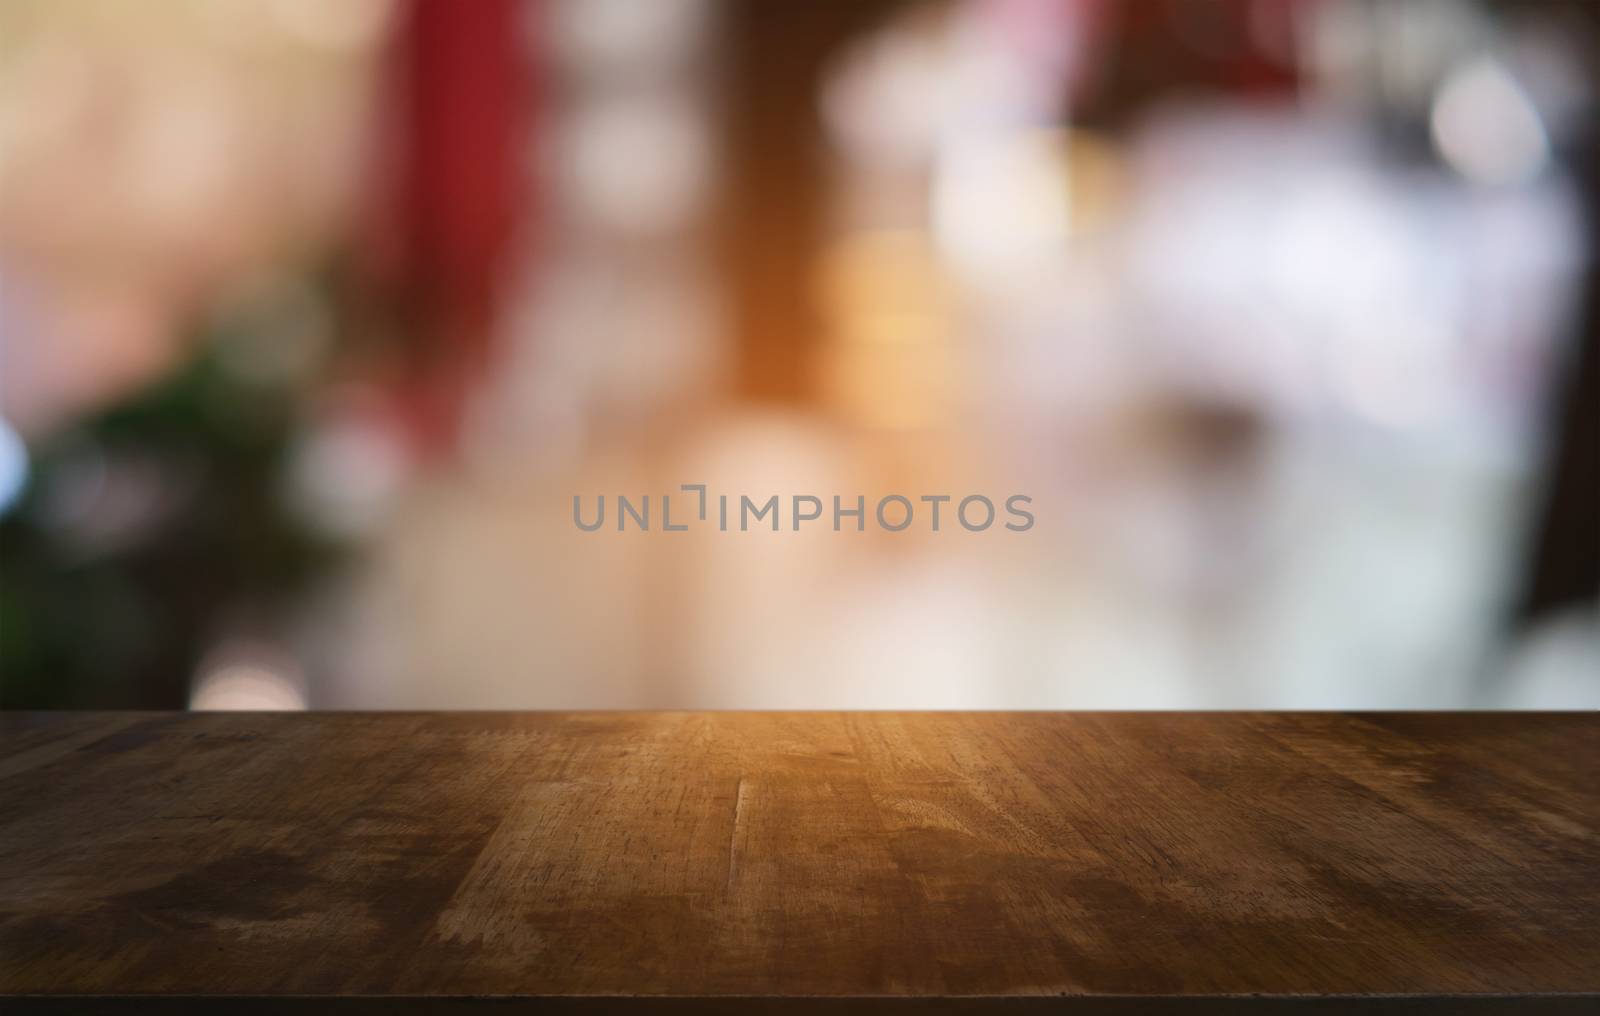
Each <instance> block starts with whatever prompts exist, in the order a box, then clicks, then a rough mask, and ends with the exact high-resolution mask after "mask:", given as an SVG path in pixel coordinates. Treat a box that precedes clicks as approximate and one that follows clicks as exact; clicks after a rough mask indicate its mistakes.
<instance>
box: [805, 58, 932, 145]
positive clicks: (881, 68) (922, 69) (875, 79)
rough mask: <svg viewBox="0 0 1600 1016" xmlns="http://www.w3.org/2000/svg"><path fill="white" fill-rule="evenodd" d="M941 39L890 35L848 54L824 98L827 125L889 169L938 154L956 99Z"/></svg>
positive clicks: (838, 139) (837, 136) (840, 141)
mask: <svg viewBox="0 0 1600 1016" xmlns="http://www.w3.org/2000/svg"><path fill="white" fill-rule="evenodd" d="M939 41H940V40H939V39H938V38H936V37H931V36H928V35H925V34H924V35H919V34H916V33H913V32H909V31H900V32H890V33H884V34H881V35H878V36H875V37H873V38H871V39H869V40H868V41H867V42H865V43H862V44H860V45H858V46H857V47H856V48H855V49H854V50H852V51H851V52H850V53H849V54H848V55H847V56H846V57H845V60H844V63H843V65H842V66H841V67H840V69H839V71H838V72H837V73H835V74H832V75H830V76H829V77H828V84H827V86H826V88H825V90H824V92H823V95H822V117H823V122H824V123H825V124H826V125H827V127H828V130H829V133H830V134H831V135H832V137H833V139H834V141H835V142H836V143H838V144H839V146H840V147H841V148H843V149H844V150H845V151H846V152H847V153H849V154H850V155H852V156H855V157H856V158H859V159H860V160H862V161H863V162H866V163H869V164H875V165H884V166H908V165H917V164H919V163H921V162H922V161H924V160H926V159H927V158H928V157H929V155H931V154H932V152H933V148H934V144H935V141H936V140H937V138H938V135H939V132H940V129H941V128H942V126H943V124H944V121H945V120H946V119H947V117H948V114H949V113H950V111H951V110H950V106H951V101H952V96H951V95H950V91H951V84H950V75H949V68H948V66H947V65H946V62H945V60H944V58H943V54H942V51H941V48H940V46H939Z"/></svg>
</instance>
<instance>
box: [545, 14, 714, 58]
mask: <svg viewBox="0 0 1600 1016" xmlns="http://www.w3.org/2000/svg"><path fill="white" fill-rule="evenodd" d="M708 6H709V5H708V4H707V2H706V0H564V2H562V3H557V4H553V5H552V6H551V8H550V20H549V22H548V30H549V32H550V35H551V42H552V44H553V47H554V49H555V51H556V53H557V54H559V55H560V56H561V57H564V58H565V59H567V60H569V61H571V62H572V63H573V64H576V65H578V66H579V67H582V68H584V69H588V70H594V71H596V72H619V73H620V72H630V73H637V72H638V71H639V68H640V67H643V66H649V65H651V64H659V63H663V62H671V61H673V60H680V59H683V58H685V57H687V56H690V55H691V54H692V53H693V51H694V49H695V46H696V44H697V42H698V40H699V39H700V38H701V37H702V36H703V35H704V34H705V29H706V24H707V21H708V20H709V18H708V13H709V12H708Z"/></svg>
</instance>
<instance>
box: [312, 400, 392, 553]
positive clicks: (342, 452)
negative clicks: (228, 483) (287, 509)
mask: <svg viewBox="0 0 1600 1016" xmlns="http://www.w3.org/2000/svg"><path fill="white" fill-rule="evenodd" d="M408 470H409V459H408V456H407V454H406V450H405V448H404V446H403V444H402V443H401V440H400V438H399V436H398V435H397V434H395V433H394V432H393V430H392V428H390V427H387V426H385V425H384V424H382V423H381V422H379V421H377V420H374V419H368V418H365V417H363V416H360V415H358V414H349V415H347V416H344V417H341V418H339V419H336V420H334V421H333V422H331V423H327V424H324V425H323V426H322V427H320V428H319V429H317V430H315V431H313V432H312V433H311V434H310V435H309V436H308V437H306V438H304V439H303V440H302V441H301V442H300V444H299V446H298V447H297V448H296V449H295V452H294V456H293V459H292V461H291V463H290V467H289V474H288V490H287V492H286V493H287V497H288V500H289V502H290V504H291V506H292V507H293V508H294V509H295V510H296V511H297V512H299V513H300V515H301V516H302V517H303V518H305V519H306V520H307V521H308V522H310V523H311V524H312V525H314V526H316V527H317V528H318V529H320V530H322V531H323V532H325V533H329V534H332V535H335V536H341V537H356V536H360V535H362V534H363V533H365V532H367V531H368V530H370V529H371V528H372V527H373V526H375V525H377V524H378V523H379V522H380V521H381V520H382V519H383V517H384V516H385V514H386V513H387V511H388V508H389V505H390V504H391V503H392V502H393V500H394V497H395V494H396V493H397V492H398V490H399V488H400V485H401V483H402V482H404V480H405V477H406V474H407V472H408Z"/></svg>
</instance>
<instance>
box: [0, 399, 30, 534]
mask: <svg viewBox="0 0 1600 1016" xmlns="http://www.w3.org/2000/svg"><path fill="white" fill-rule="evenodd" d="M27 485H28V449H27V447H26V446H24V445H23V443H22V438H20V437H18V436H17V432H16V431H15V430H13V429H11V425H10V424H8V423H6V421H4V420H0V515H4V514H5V513H6V512H8V511H10V510H11V506H12V505H14V504H16V503H17V499H18V498H20V497H21V496H22V491H23V488H24V487H26V486H27Z"/></svg>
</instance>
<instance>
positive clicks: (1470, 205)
mask: <svg viewBox="0 0 1600 1016" xmlns="http://www.w3.org/2000/svg"><path fill="white" fill-rule="evenodd" d="M1597 66H1600V7H1596V6H1595V5H1593V4H1591V3H1588V2H1585V0H1568V2H1557V0H1549V2H1538V0H1521V2H1491V0H1182V2H1174V0H851V2H838V3H823V2H812V3H788V4H775V3H754V2H739V0H545V2H540V0H475V2H473V3H452V2H449V0H410V2H403V0H340V2H338V3H327V2H321V0H233V2H224V0H193V2H189V0H156V2H134V0H124V2H117V0H99V2H92V0H8V2H6V3H5V4H3V5H0V704H3V705H4V706H5V707H7V708H46V707H48V708H79V707H85V708H88V707H99V708H108V707H149V708H183V707H193V708H204V709H228V708H258V709H259V708H268V709H295V708H308V707H309V708H476V707H484V708H498V707H506V708H510V707H521V708H565V707H593V708H614V707H638V708H657V707H686V708H754V707H764V708H879V707H882V708H958V707H959V708H1102V707H1104V708H1183V709H1188V708H1240V707H1250V708H1462V707H1480V706H1484V707H1555V708H1594V707H1600V607H1597V598H1596V595H1597V569H1600V547H1597V543H1596V526H1597V524H1600V475H1597V465H1600V447H1597V439H1600V390H1597V367H1596V345H1597V342H1600V286H1597V284H1596V283H1597V280H1600V275H1597V272H1600V267H1597V260H1596V258H1597V254H1600V159H1597V142H1600V139H1597V134H1596V127H1597V126H1600V119H1597V117H1596V101H1597V93H1596V87H1597V79H1596V67H1597ZM682 483H706V484H709V485H710V487H711V489H712V491H713V493H715V492H718V491H722V492H729V493H733V494H737V493H740V492H745V493H749V494H751V495H760V496H761V497H765V496H766V495H769V494H772V493H780V494H784V495H788V494H790V493H815V494H819V495H823V496H824V497H826V496H827V495H830V494H833V493H839V494H843V495H846V496H847V498H848V497H853V496H854V495H855V494H857V493H862V494H866V495H867V496H868V497H869V503H870V500H875V499H876V497H878V496H880V495H883V494H888V493H895V492H901V493H905V494H907V495H909V496H911V497H912V498H913V499H914V498H915V497H916V496H917V495H919V494H923V493H930V494H931V493H941V492H943V493H953V494H956V495H957V496H960V495H963V494H966V493H973V492H978V493H988V494H990V495H991V496H994V497H995V498H996V500H997V501H998V500H1000V499H1002V498H1004V497H1005V496H1007V495H1009V494H1011V493H1015V492H1021V493H1025V494H1028V495H1031V496H1032V498H1033V505H1032V508H1033V511H1034V513H1035V515H1036V518H1037V523H1036V525H1035V526H1034V527H1033V528H1032V529H1031V530H1030V531H1028V532H1026V533H1009V532H1005V531H1003V530H1002V531H998V532H996V531H990V532H987V533H980V534H970V533H966V532H964V531H962V530H960V529H959V528H956V529H954V531H952V530H951V529H950V528H946V529H945V530H944V531H942V532H940V533H937V534H934V533H931V532H930V531H928V529H927V528H926V527H923V526H920V525H919V526H914V527H912V528H911V529H908V530H907V531H905V532H901V533H893V532H885V531H883V530H881V529H876V530H875V529H874V528H872V527H870V526H869V527H868V529H867V531H866V532H863V533H856V532H853V531H849V530H848V529H847V530H846V531H845V532H841V533H833V532H831V531H829V530H828V528H827V527H826V526H818V527H813V529H810V530H807V531H804V532H800V533H794V532H788V531H785V532H780V533H771V532H767V531H758V532H748V533H740V532H728V533H719V532H717V531H716V530H715V529H714V528H710V529H703V530H691V531H689V532H687V533H672V534H668V533H662V532H659V531H652V532H643V533H641V532H636V531H629V532H627V533H617V532H614V531H601V532H597V533H585V532H581V531H579V530H578V529H577V527H575V526H574V525H573V522H572V515H571V504H572V497H573V495H575V494H579V495H582V496H583V497H584V498H585V499H586V503H591V504H592V501H590V500H588V499H592V498H594V497H596V496H598V495H601V494H604V495H607V496H608V497H614V496H615V495H617V494H619V493H620V494H627V495H631V496H638V495H644V494H650V495H659V494H660V493H663V492H667V491H673V490H676V489H677V487H678V485H679V484H682Z"/></svg>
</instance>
